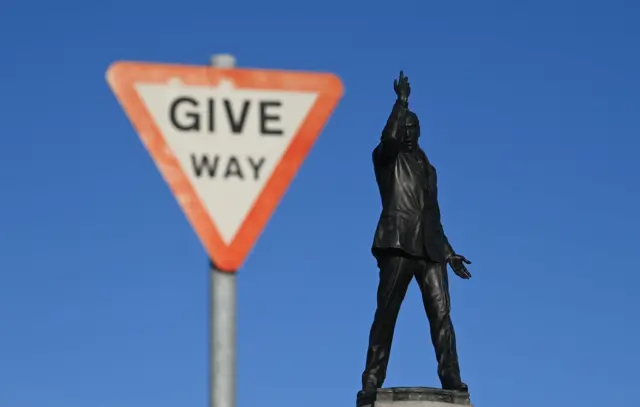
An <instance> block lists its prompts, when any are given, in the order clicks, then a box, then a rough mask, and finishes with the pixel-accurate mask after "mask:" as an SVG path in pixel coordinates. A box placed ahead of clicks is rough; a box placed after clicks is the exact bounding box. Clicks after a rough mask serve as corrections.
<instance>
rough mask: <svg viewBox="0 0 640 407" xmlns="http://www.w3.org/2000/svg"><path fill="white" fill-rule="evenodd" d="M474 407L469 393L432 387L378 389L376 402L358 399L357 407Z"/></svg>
mask: <svg viewBox="0 0 640 407" xmlns="http://www.w3.org/2000/svg"><path fill="white" fill-rule="evenodd" d="M454 406H465V407H472V405H471V401H470V399H469V393H462V392H457V391H450V390H442V389H434V388H431V387H392V388H388V389H378V392H377V394H376V396H375V400H371V399H368V400H367V399H364V398H362V397H358V400H357V403H356V407H454Z"/></svg>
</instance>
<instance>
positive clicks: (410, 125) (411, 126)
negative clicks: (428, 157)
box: [405, 112, 420, 143]
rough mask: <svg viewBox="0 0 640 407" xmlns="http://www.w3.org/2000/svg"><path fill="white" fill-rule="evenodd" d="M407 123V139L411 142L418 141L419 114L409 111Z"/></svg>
mask: <svg viewBox="0 0 640 407" xmlns="http://www.w3.org/2000/svg"><path fill="white" fill-rule="evenodd" d="M405 125H406V128H407V135H406V137H407V139H408V140H409V141H410V142H414V143H415V142H417V141H418V138H420V122H419V121H418V116H417V115H416V114H415V113H413V112H409V114H408V115H407V119H406V121H405Z"/></svg>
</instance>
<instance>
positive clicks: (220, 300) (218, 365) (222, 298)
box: [209, 54, 237, 407]
mask: <svg viewBox="0 0 640 407" xmlns="http://www.w3.org/2000/svg"><path fill="white" fill-rule="evenodd" d="M211 65H212V66H215V67H219V68H233V67H234V66H235V58H234V57H233V56H232V55H228V54H218V55H214V56H212V57H211ZM209 276H210V279H209V284H210V286H209V298H210V304H209V306H210V309H209V358H210V361H209V364H210V365H209V407H235V406H236V322H237V319H236V318H237V317H236V294H237V284H236V281H237V280H236V274H235V273H225V272H223V271H220V270H218V269H217V268H216V267H215V264H214V263H213V261H210V262H209Z"/></svg>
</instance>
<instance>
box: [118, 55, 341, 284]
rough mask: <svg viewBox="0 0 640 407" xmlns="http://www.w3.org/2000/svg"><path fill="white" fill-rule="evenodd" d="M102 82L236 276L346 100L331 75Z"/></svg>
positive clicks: (207, 242)
mask: <svg viewBox="0 0 640 407" xmlns="http://www.w3.org/2000/svg"><path fill="white" fill-rule="evenodd" d="M107 81H108V83H109V85H110V86H111V88H112V90H113V92H114V93H115V95H116V97H117V98H118V100H119V101H120V104H121V105H122V107H123V108H124V110H125V112H126V114H127V115H128V117H129V119H130V120H131V122H132V124H133V126H134V127H135V129H136V131H137V132H138V134H139V136H140V139H141V140H142V142H143V144H144V145H145V147H146V148H147V150H148V151H149V153H150V154H151V157H152V158H153V160H154V161H155V163H156V166H157V167H158V170H159V171H160V173H161V174H162V176H163V177H164V179H165V180H166V182H167V183H168V184H169V187H170V188H171V190H172V191H173V194H174V196H175V198H176V199H177V201H178V203H179V204H180V206H181V207H182V209H183V211H184V213H185V214H186V216H187V218H188V219H189V221H190V223H191V225H192V227H193V228H194V229H195V231H196V233H197V234H198V236H199V238H200V241H201V242H202V244H203V246H204V247H205V249H206V251H207V253H208V254H209V256H210V258H211V259H212V260H213V262H214V264H215V265H216V267H217V268H219V269H220V270H222V271H226V272H235V271H236V270H237V269H238V268H239V267H240V266H241V265H242V263H243V262H244V260H245V258H246V257H247V255H248V254H249V252H250V251H251V249H252V247H253V245H254V244H255V242H256V240H257V239H258V237H259V235H260V233H261V232H262V230H263V229H264V227H265V225H266V223H267V222H268V220H269V218H270V217H271V215H272V214H273V212H274V210H275V208H276V207H277V206H278V204H279V202H280V200H281V198H282V196H283V195H284V193H285V191H286V190H287V188H288V186H289V184H290V183H291V181H292V180H293V178H294V176H295V174H296V172H297V171H298V169H299V167H300V165H301V164H302V162H303V161H304V159H305V157H306V156H307V154H308V153H309V151H310V150H311V147H312V146H313V144H314V142H315V140H316V139H317V137H318V136H319V134H320V132H321V131H322V128H323V127H324V125H325V123H326V122H327V120H328V119H329V117H330V116H331V113H332V112H333V110H334V108H335V107H336V105H337V104H338V101H339V100H340V98H341V97H342V94H343V86H342V83H341V81H340V79H339V78H338V77H337V76H335V75H333V74H328V73H315V72H295V71H276V70H261V69H221V68H213V67H205V66H186V65H167V64H149V63H137V62H117V63H114V64H113V65H111V67H109V70H108V71H107Z"/></svg>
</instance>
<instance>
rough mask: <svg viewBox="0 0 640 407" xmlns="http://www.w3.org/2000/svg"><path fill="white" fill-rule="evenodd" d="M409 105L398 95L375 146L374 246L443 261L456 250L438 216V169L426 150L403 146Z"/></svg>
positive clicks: (373, 248)
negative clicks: (377, 204) (377, 203)
mask: <svg viewBox="0 0 640 407" xmlns="http://www.w3.org/2000/svg"><path fill="white" fill-rule="evenodd" d="M407 112H408V109H407V106H406V105H404V104H403V103H402V102H400V101H396V103H395V105H394V107H393V110H392V112H391V115H390V116H389V119H388V120H387V124H386V126H385V128H384V130H383V132H382V137H381V140H380V143H379V144H378V146H377V147H376V148H375V149H374V150H373V167H374V170H375V175H376V181H377V183H378V189H379V191H380V198H381V199H382V213H381V214H380V219H379V221H378V227H377V228H376V232H375V237H374V239H373V246H372V252H373V254H374V256H376V257H377V256H378V255H379V254H380V250H383V249H399V250H402V251H403V252H405V253H407V254H409V255H411V256H419V257H427V258H428V259H429V260H431V261H434V262H445V261H446V260H447V259H448V258H449V257H450V256H451V255H453V254H454V251H453V248H452V247H451V245H450V244H449V240H448V239H447V237H446V235H445V234H444V230H443V228H442V223H441V221H440V207H439V205H438V188H437V174H436V169H435V168H434V167H433V166H432V165H431V164H430V163H429V161H428V159H427V156H426V155H425V154H424V152H423V151H422V150H421V149H420V148H419V147H416V148H415V149H414V150H413V151H409V150H407V149H406V148H404V146H403V143H402V139H403V136H404V134H405V132H406V128H405V119H406V116H407Z"/></svg>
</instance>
